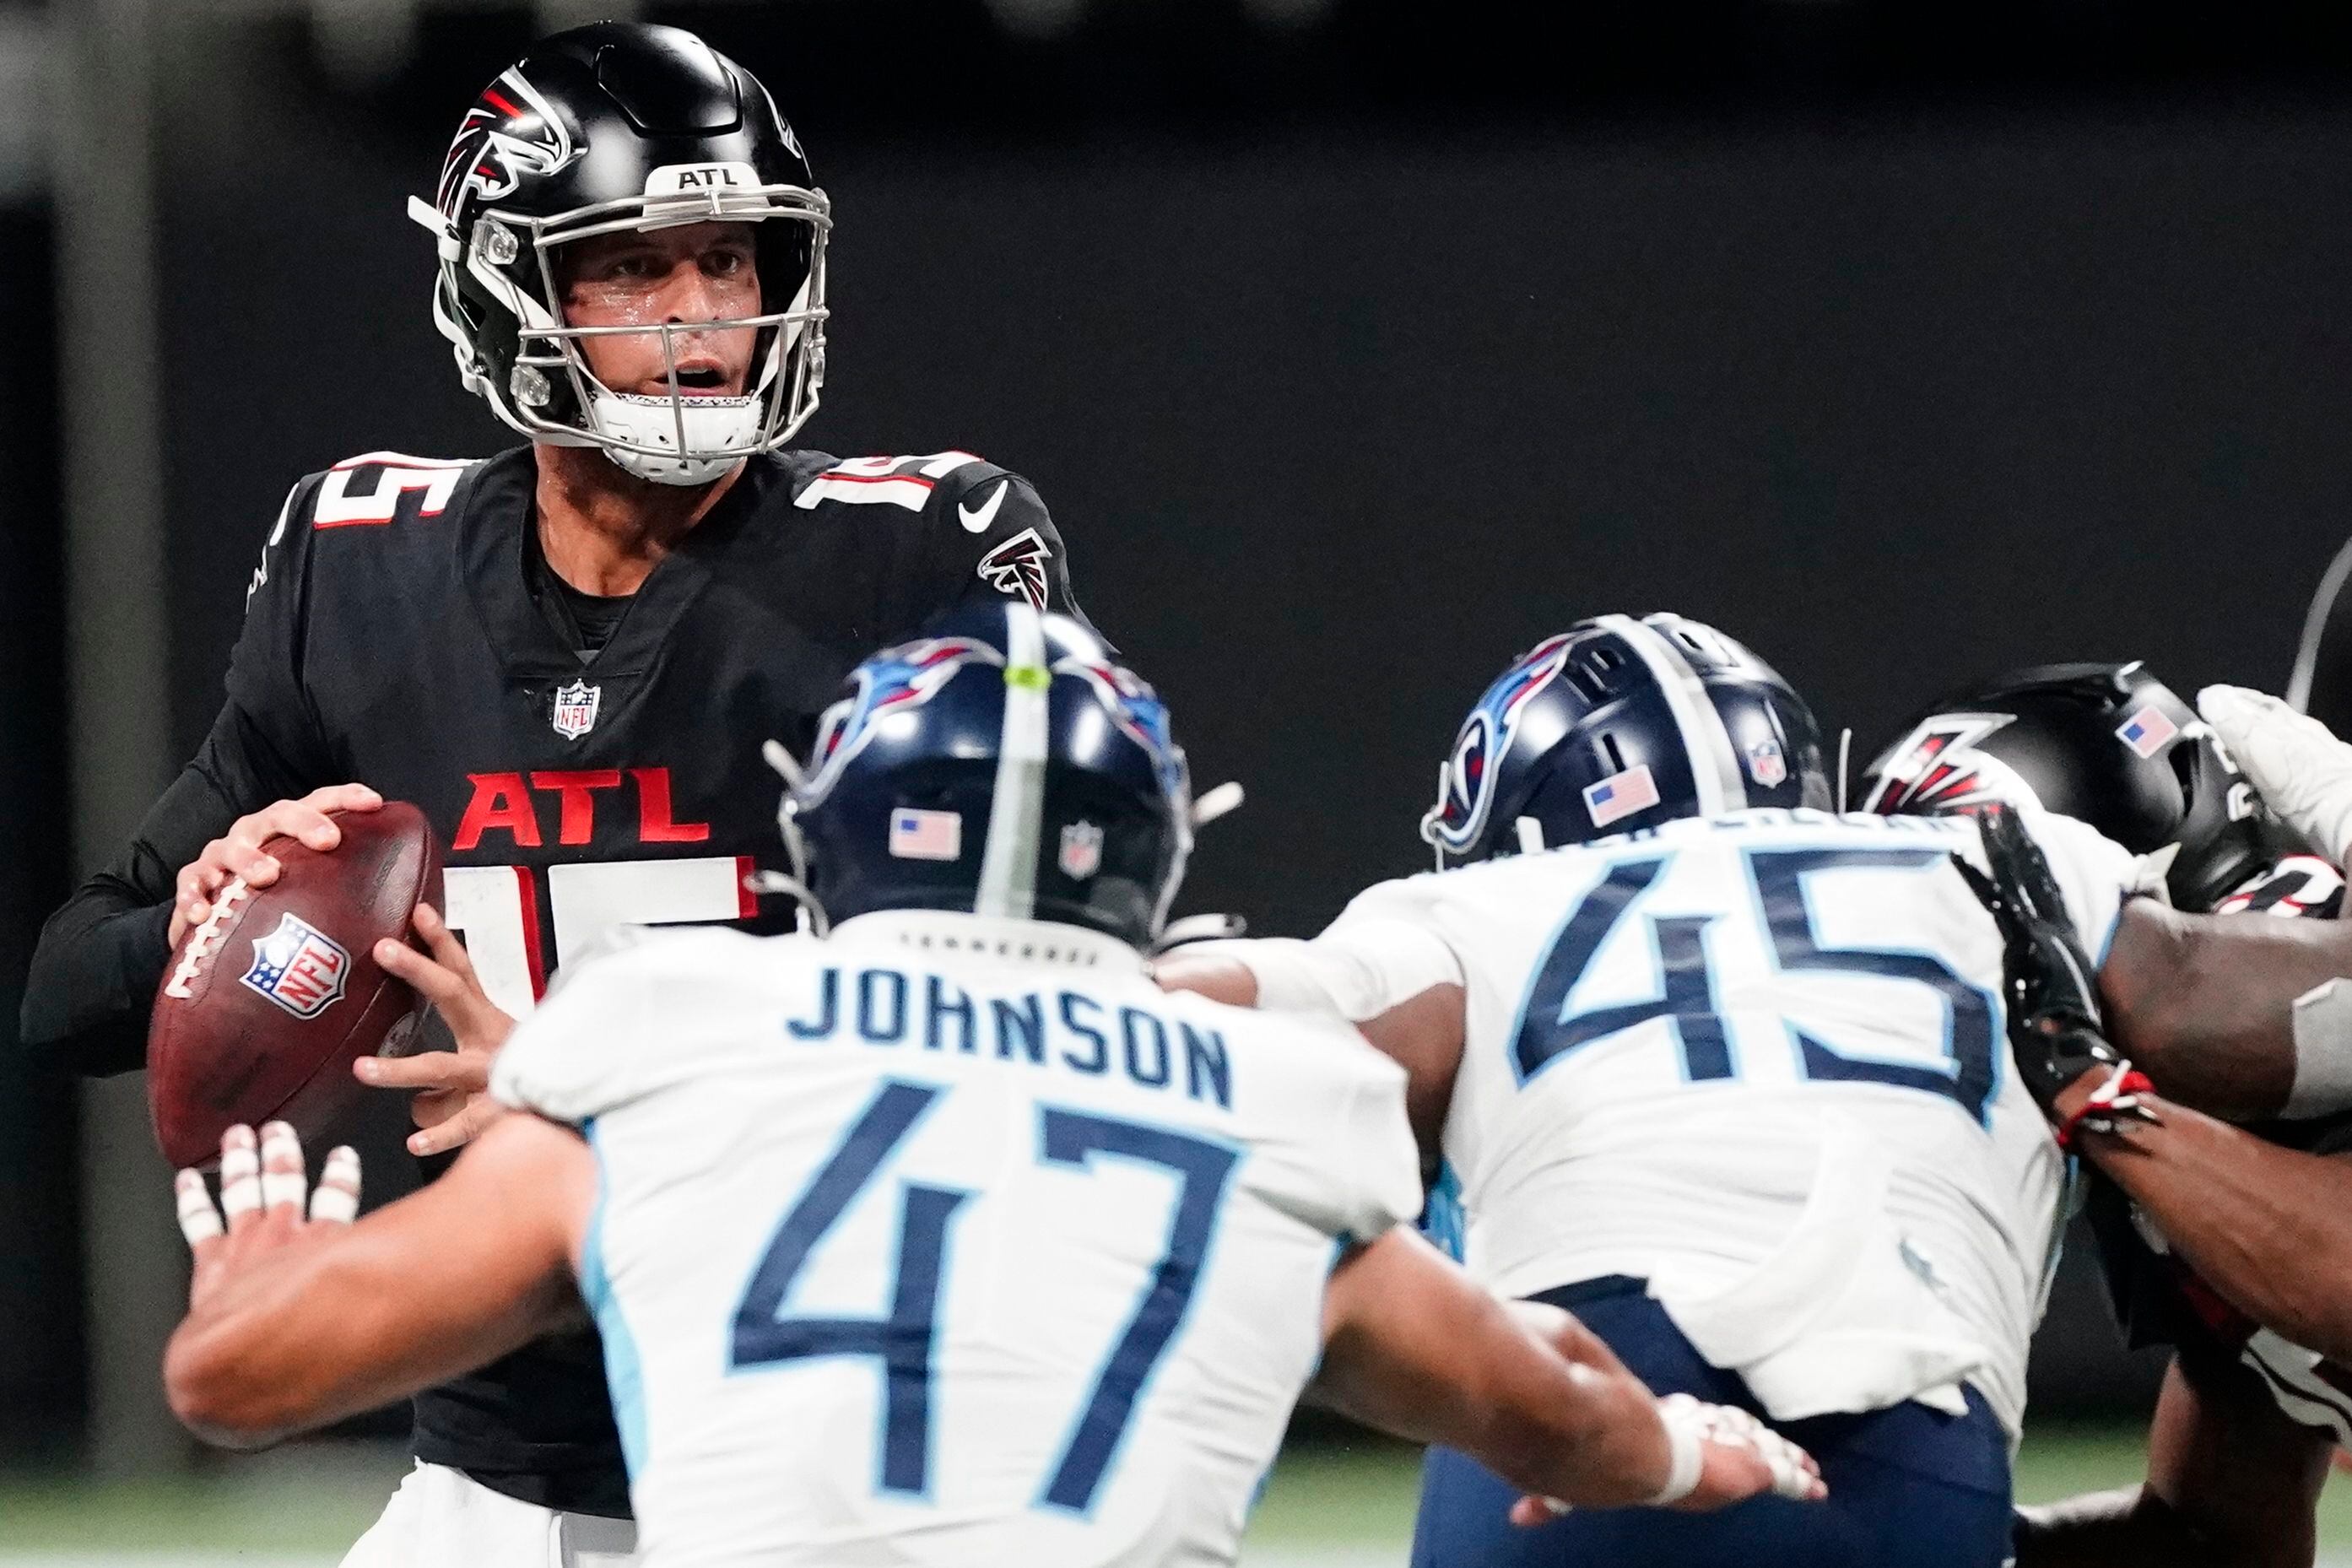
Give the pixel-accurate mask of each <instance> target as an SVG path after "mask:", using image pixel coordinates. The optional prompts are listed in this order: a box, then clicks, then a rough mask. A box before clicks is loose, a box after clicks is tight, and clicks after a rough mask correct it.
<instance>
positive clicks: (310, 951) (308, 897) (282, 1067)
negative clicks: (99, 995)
mask: <svg viewBox="0 0 2352 1568" xmlns="http://www.w3.org/2000/svg"><path fill="white" fill-rule="evenodd" d="M331 816H332V817H333V819H334V820H335V822H336V826H338V827H339V828H340V829H341V841H340V842H339V843H338V844H337V845H336V846H335V847H333V848H332V849H326V850H321V849H314V848H312V847H310V846H308V845H306V844H304V843H303V842H301V841H300V840H299V839H294V838H273V839H270V840H269V841H268V842H267V843H266V844H264V845H263V846H262V849H263V850H264V852H266V853H267V854H268V857H269V858H271V859H272V860H273V861H274V862H275V864H276V865H277V867H278V874H277V876H276V878H275V879H274V880H272V881H271V882H270V884H269V885H268V887H266V888H255V887H251V886H249V885H247V883H246V882H245V881H244V880H243V879H232V880H231V881H229V882H228V883H226V884H225V885H224V886H222V887H221V888H220V889H218V890H217V892H215V894H214V896H213V897H212V899H211V900H210V903H209V907H208V908H207V909H206V910H205V917H204V919H203V920H202V921H198V922H197V923H196V924H194V925H193V926H191V927H189V928H188V931H187V932H186V934H185V935H184V937H183V938H182V940H181V942H180V944H179V947H178V949H177V950H176V951H175V952H173V957H172V963H171V965H170V967H169V968H167V969H165V970H164V972H163V984H162V985H161V986H160V987H158V989H157V991H156V994H155V1011H154V1016H153V1020H152V1023H151V1024H150V1025H149V1026H148V1032H147V1075H148V1076H147V1097H148V1105H149V1109H150V1110H152V1113H153V1116H154V1122H155V1141H156V1142H158V1143H159V1144H161V1145H162V1146H163V1154H164V1157H165V1158H166V1159H168V1160H170V1161H171V1162H172V1163H173V1164H175V1165H191V1166H193V1165H209V1164H210V1163H212V1162H213V1160H214V1159H215V1157H216V1155H217V1149H218V1145H219V1143H220V1141H221V1137H222V1134H223V1133H225V1132H226V1131H227V1130H228V1129H230V1128H231V1127H235V1126H237V1125H240V1124H242V1125H245V1126H247V1127H252V1126H257V1125H259V1124H260V1123H262V1122H265V1121H286V1122H289V1123H290V1124H292V1126H293V1128H294V1129H295V1131H296V1132H297V1133H298V1134H299V1135H300V1136H303V1137H315V1136H317V1135H319V1134H320V1133H321V1132H323V1131H327V1130H328V1129H329V1128H330V1127H331V1126H332V1125H333V1124H334V1123H335V1122H336V1121H337V1120H338V1119H339V1118H340V1117H341V1116H342V1115H344V1114H345V1113H346V1112H348V1111H349V1110H352V1108H353V1107H354V1106H355V1105H356V1104H357V1102H358V1101H359V1100H360V1099H361V1098H362V1096H364V1095H365V1093H366V1092H367V1091H366V1089H364V1088H363V1087H362V1086H361V1085H360V1083H359V1082H358V1081H357V1080H356V1079H354V1078H353V1077H352V1062H353V1061H355V1060H357V1059H358V1058H362V1057H372V1056H376V1055H380V1054H381V1055H398V1054H399V1053H400V1052H401V1050H402V1049H403V1048H404V1047H405V1045H406V1043H407V1040H408V1037H409V1035H410V1034H411V1032H413V1030H414V1028H415V1021H416V1016H417V1009H418V1005H419V1004H418V998H417V995H416V993H415V991H414V990H413V989H411V988H410V986H409V985H408V984H406V983H404V981H402V980H400V979H399V978H397V977H395V976H394V975H393V974H392V973H388V972H387V971H386V969H385V967H384V966H383V963H381V962H380V961H379V959H378V957H377V955H376V951H375V949H376V944H377V943H378V942H382V941H384V940H385V939H387V938H389V939H392V940H394V941H407V940H408V938H409V933H410V930H411V926H410V921H411V918H412V916H413V915H414V913H415V910H416V908H417V906H418V905H419V904H425V905H430V906H433V907H435V908H438V906H439V905H440V903H441V858H440V853H439V851H438V850H437V849H436V847H435V845H434V842H433V831H432V829H431V827H430V826H428V825H427V824H426V823H425V814H424V813H422V812H420V811H418V810H417V809H416V808H415V806H413V805H407V804H406V803H404V802H402V801H387V802H385V803H384V804H383V805H382V806H381V807H379V808H377V809H375V810H373V811H364V812H361V811H351V812H336V813H332V814H331Z"/></svg>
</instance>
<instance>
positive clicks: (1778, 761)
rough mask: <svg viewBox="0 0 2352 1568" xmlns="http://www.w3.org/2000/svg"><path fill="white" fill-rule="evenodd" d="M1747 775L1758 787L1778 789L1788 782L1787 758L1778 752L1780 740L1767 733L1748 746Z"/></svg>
mask: <svg viewBox="0 0 2352 1568" xmlns="http://www.w3.org/2000/svg"><path fill="white" fill-rule="evenodd" d="M1748 777H1749V778H1751V779H1754V780H1755V781H1756V787H1757V788H1759V789H1778V788H1780V785H1781V784H1785V783H1786V782H1788V777H1789V760H1788V758H1786V757H1784V756H1782V755H1781V754H1780V742H1778V741H1776V740H1774V739H1772V737H1771V736H1769V735H1767V736H1765V737H1764V738H1763V739H1762V740H1760V741H1757V742H1753V743H1751V744H1750V745H1749V746H1748Z"/></svg>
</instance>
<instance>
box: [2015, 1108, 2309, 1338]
mask: <svg viewBox="0 0 2352 1568" xmlns="http://www.w3.org/2000/svg"><path fill="white" fill-rule="evenodd" d="M2106 1077H2107V1075H2106V1074H2105V1073H2104V1072H2091V1073H2086V1074H2084V1077H2083V1078H2082V1079H2078V1080H2077V1081H2076V1082H2075V1083H2074V1084H2073V1085H2071V1086H2070V1087H2068V1088H2067V1089H2065V1090H2063V1092H2062V1093H2061V1094H2060V1095H2059V1097H2058V1100H2057V1107H2056V1114H2057V1115H2058V1116H2059V1117H2061V1118H2065V1119H2076V1118H2079V1120H2078V1121H2076V1122H2075V1125H2076V1127H2077V1132H2076V1135H2075V1137H2074V1139H2073V1140H2072V1143H2073V1146H2074V1148H2076V1149H2077V1150H2078V1151H2079V1152H2081V1153H2082V1154H2083V1155H2084V1158H2086V1159H2088V1160H2090V1161H2091V1162H2092V1163H2095V1164H2096V1165H2097V1166H2098V1167H2099V1169H2100V1170H2101V1171H2103V1172H2105V1173H2106V1174H2107V1175H2108V1176H2109V1177H2110V1178H2111V1179H2113V1180H2114V1182H2115V1184H2116V1185H2117V1186H2119V1187H2121V1188H2123V1190H2124V1191H2125V1192H2126V1194H2129V1195H2130V1196H2131V1198H2132V1200H2133V1201H2134V1202H2135V1203H2137V1204H2138V1205H2139V1206H2140V1207H2141V1208H2142V1209H2143V1210H2145V1211H2146V1212H2147V1215H2148V1217H2149V1218H2150V1219H2152V1220H2154V1221H2155V1222H2156V1225H2157V1226H2158V1228H2159V1229H2160V1230H2162V1231H2163V1232H2164V1236H2165V1239H2166V1240H2167V1241H2168V1242H2169V1243H2170V1244H2171V1245H2172V1247H2173V1249H2174V1250H2175V1251H2177V1252H2179V1254H2180V1256H2181V1257H2182V1258H2185V1259H2186V1260H2187V1261H2188V1263H2189V1266H2190V1267H2191V1268H2195V1269H2196V1270H2197V1272H2198V1274H2199V1275H2200V1277H2201V1278H2202V1279H2204V1280H2205V1282H2206V1283H2207V1284H2209V1285H2210V1286H2211V1287H2212V1288H2213V1289H2214V1291H2215V1292H2216V1293H2217V1294H2218V1295H2220V1296H2221V1299H2222V1300H2226V1301H2228V1302H2229V1303H2230V1304H2231V1306H2233V1307H2235V1308H2237V1309H2238V1310H2240V1311H2241V1312H2243V1313H2244V1314H2245V1315H2246V1316H2247V1317H2249V1318H2252V1320H2253V1321H2256V1322H2258V1323H2260V1324H2262V1325H2263V1327H2265V1328H2267V1329H2270V1330H2272V1331H2274V1332H2276V1333H2279V1334H2282V1335H2284V1337H2286V1338H2287V1339H2290V1340H2292V1341H2294V1342H2295V1343H2297V1344H2299V1345H2305V1346H2308V1347H2309V1348H2311V1349H2312V1350H2315V1351H2317V1352H2319V1353H2320V1354H2322V1355H2325V1356H2326V1357H2327V1358H2328V1359H2329V1360H2331V1361H2336V1362H2344V1363H2352V1163H2347V1160H2345V1159H2343V1158H2340V1157H2336V1156H2329V1155H2321V1154H2306V1153H2304V1152H2301V1151H2299V1150H2294V1149H2287V1148H2283V1147H2281V1146H2280V1145H2278V1144H2275V1143H2272V1142H2266V1141H2265V1140H2263V1139H2261V1138H2257V1137H2255V1136H2254V1135H2253V1134H2252V1133H2251V1132H2247V1131H2243V1130H2242V1129H2240V1128H2236V1127H2232V1126H2231V1125H2230V1124H2229V1123H2227V1122H2224V1121H2215V1120H2214V1119H2213V1118H2211V1117H2210V1116H2206V1115H2204V1114H2202V1113H2200V1112H2199V1111H2196V1110H2190V1109H2189V1108H2188V1107H2187V1106H2184V1105H2179V1104H2177V1103H2175V1102H2173V1101H2170V1100H2166V1099H2163V1098H2161V1097H2159V1096H2158V1095H2157V1094H2155V1093H2154V1092H2152V1091H2151V1092H2147V1093H2143V1094H2141V1095H2139V1096H2137V1100H2138V1101H2139V1102H2140V1105H2141V1107H2142V1108H2143V1110H2144V1111H2145V1117H2144V1118H2143V1117H2141V1116H2130V1117H2124V1116H2118V1117H2113V1118H2103V1117H2100V1116H2097V1115H2096V1114H2086V1113H2085V1108H2086V1106H2088V1105H2089V1104H2090V1102H2091V1101H2092V1100H2093V1099H2094V1097H2095V1095H2096V1094H2097V1093H2098V1091H2099V1090H2100V1089H2101V1088H2102V1086H2103V1085H2104V1084H2105V1080H2106Z"/></svg>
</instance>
